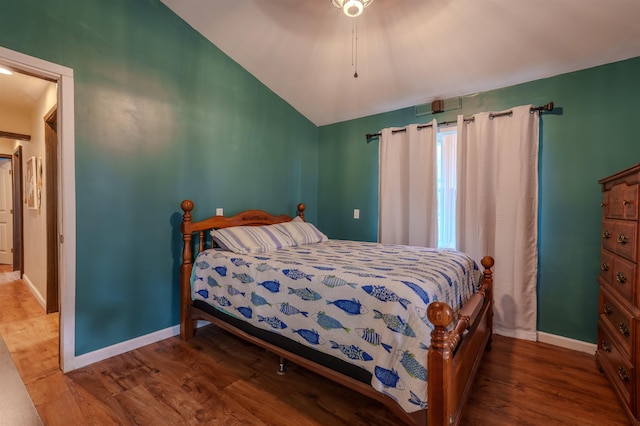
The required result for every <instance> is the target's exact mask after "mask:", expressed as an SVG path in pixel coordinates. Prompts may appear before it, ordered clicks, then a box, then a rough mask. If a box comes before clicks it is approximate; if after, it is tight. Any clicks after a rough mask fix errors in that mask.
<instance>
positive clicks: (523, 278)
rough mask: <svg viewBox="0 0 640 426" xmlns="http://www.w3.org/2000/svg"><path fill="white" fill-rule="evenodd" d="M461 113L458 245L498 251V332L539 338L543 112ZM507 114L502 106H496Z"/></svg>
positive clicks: (481, 252)
mask: <svg viewBox="0 0 640 426" xmlns="http://www.w3.org/2000/svg"><path fill="white" fill-rule="evenodd" d="M530 108H531V105H527V106H521V107H517V108H513V109H511V111H512V114H511V115H509V116H500V117H495V118H493V119H492V114H491V113H482V114H476V115H475V116H474V121H473V122H464V121H463V118H462V116H460V117H458V197H457V208H456V215H457V248H458V250H461V251H463V252H466V253H469V254H470V255H471V256H472V257H473V258H474V259H476V261H479V260H480V259H481V258H482V257H483V256H485V255H490V256H493V257H494V260H495V267H494V268H493V272H494V292H493V299H494V303H495V304H494V317H493V318H494V323H493V324H494V326H493V327H494V332H495V333H497V334H501V335H504V336H510V337H516V338H520V339H527V340H536V309H537V301H536V277H537V265H538V248H537V236H538V113H537V112H536V113H531V112H530ZM493 114H500V113H493Z"/></svg>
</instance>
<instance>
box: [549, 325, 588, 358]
mask: <svg viewBox="0 0 640 426" xmlns="http://www.w3.org/2000/svg"><path fill="white" fill-rule="evenodd" d="M538 342H542V343H548V344H550V345H554V346H560V347H561V348H565V349H571V350H572V351H578V352H585V353H588V354H595V353H596V349H597V348H598V345H596V344H595V343H588V342H583V341H582V340H575V339H570V338H568V337H564V336H557V335H555V334H549V333H544V332H542V331H538Z"/></svg>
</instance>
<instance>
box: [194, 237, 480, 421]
mask: <svg viewBox="0 0 640 426" xmlns="http://www.w3.org/2000/svg"><path fill="white" fill-rule="evenodd" d="M480 279H481V272H480V271H479V269H478V266H477V264H476V263H475V262H474V261H473V260H472V259H471V258H470V257H469V256H467V255H466V254H464V253H460V252H457V251H453V250H435V249H428V248H423V247H407V246H394V245H382V244H376V243H366V242H354V241H341V240H329V241H325V242H322V243H317V244H309V245H303V246H295V247H288V248H284V249H281V250H277V251H272V252H268V253H259V254H235V253H233V252H230V251H223V250H219V249H212V250H206V251H204V252H202V253H200V254H199V255H198V257H197V258H196V261H195V268H194V271H193V276H192V293H193V294H192V297H193V299H194V300H203V301H205V302H207V303H208V304H210V305H211V306H213V307H215V308H216V309H219V310H222V311H224V312H226V313H228V314H229V315H232V316H235V317H237V318H240V319H242V320H245V321H247V322H249V323H251V324H253V325H254V326H256V327H259V328H262V329H265V330H269V331H273V332H276V333H280V334H282V335H284V336H286V337H288V338H290V339H293V340H295V341H297V342H299V343H301V344H304V345H306V346H309V347H312V348H314V349H316V350H319V351H322V352H324V353H327V354H330V355H332V356H334V357H337V358H340V359H342V360H344V361H347V362H349V363H351V364H354V365H357V366H359V367H361V368H363V369H365V370H367V371H369V372H370V373H371V374H372V382H371V385H372V386H373V387H374V388H375V389H376V390H378V391H379V392H382V393H385V394H387V395H389V396H391V397H392V398H394V399H395V400H396V401H397V402H398V403H399V404H400V406H401V407H402V408H403V409H404V410H405V411H406V412H409V413H410V412H414V411H417V410H420V409H424V408H426V405H427V403H426V401H427V369H426V367H427V365H426V363H427V349H428V347H429V343H430V340H431V334H430V333H431V330H432V329H433V325H431V323H430V322H429V320H428V319H427V316H426V309H427V305H428V304H429V303H430V302H432V301H436V300H439V301H444V302H446V303H448V304H449V305H450V306H451V307H452V308H453V309H454V311H455V312H456V313H457V312H458V311H459V309H460V307H461V306H462V305H463V304H464V303H465V302H466V301H467V300H469V298H470V297H471V295H472V294H473V293H475V292H476V290H477V289H478V285H479V283H480Z"/></svg>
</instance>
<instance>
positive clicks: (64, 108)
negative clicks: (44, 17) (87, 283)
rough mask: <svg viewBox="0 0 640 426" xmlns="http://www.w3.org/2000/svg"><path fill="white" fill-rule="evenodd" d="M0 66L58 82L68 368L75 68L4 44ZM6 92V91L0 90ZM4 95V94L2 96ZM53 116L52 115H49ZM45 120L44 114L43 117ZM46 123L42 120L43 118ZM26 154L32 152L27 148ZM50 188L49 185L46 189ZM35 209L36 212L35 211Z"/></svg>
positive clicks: (67, 364)
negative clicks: (17, 50) (26, 53)
mask: <svg viewBox="0 0 640 426" xmlns="http://www.w3.org/2000/svg"><path fill="white" fill-rule="evenodd" d="M0 66H2V67H5V68H9V69H11V70H13V71H16V72H19V73H22V74H27V75H30V76H33V77H37V78H40V79H45V80H49V81H53V82H55V83H57V96H56V98H57V105H58V108H57V112H56V116H55V120H56V125H55V127H56V131H57V135H58V138H57V140H58V142H59V144H58V146H57V148H56V150H57V152H56V157H57V159H58V160H59V161H58V162H57V166H58V167H57V170H56V178H57V183H56V185H57V188H55V189H54V191H55V192H56V193H57V194H58V197H57V201H58V203H57V206H56V209H57V211H56V212H55V213H56V214H55V222H56V225H57V235H56V238H55V240H56V244H57V248H58V262H54V263H57V265H56V266H57V268H58V272H57V276H58V285H59V292H58V294H59V307H60V309H59V311H60V340H59V347H60V368H61V369H62V371H63V372H68V371H71V370H73V369H75V368H76V366H75V362H76V358H75V286H76V282H75V277H76V271H75V270H76V256H75V254H76V232H75V226H76V223H75V135H74V96H73V85H74V84H73V70H72V69H70V68H67V67H64V66H61V65H58V64H54V63H51V62H48V61H44V60H42V59H38V58H35V57H32V56H29V55H25V54H23V53H20V52H16V51H13V50H10V49H6V48H4V47H2V46H0ZM0 93H2V91H0ZM1 96H2V95H0V97H1ZM47 118H51V117H47ZM40 120H42V116H41V118H40ZM40 122H41V123H42V121H40ZM24 155H25V156H27V155H29V156H30V155H31V154H29V153H27V152H25V153H24ZM45 192H46V189H45ZM32 213H33V212H32Z"/></svg>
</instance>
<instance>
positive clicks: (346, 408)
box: [0, 281, 628, 426]
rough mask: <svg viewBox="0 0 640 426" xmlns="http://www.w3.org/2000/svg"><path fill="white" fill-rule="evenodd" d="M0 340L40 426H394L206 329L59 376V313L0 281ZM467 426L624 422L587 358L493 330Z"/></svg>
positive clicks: (365, 404)
mask: <svg viewBox="0 0 640 426" xmlns="http://www.w3.org/2000/svg"><path fill="white" fill-rule="evenodd" d="M0 335H1V336H2V337H3V339H4V340H5V342H6V344H7V347H8V348H9V351H10V352H11V355H12V357H13V360H14V362H15V364H16V367H17V369H18V371H19V372H20V375H21V376H22V379H23V381H24V382H25V385H26V387H27V390H28V391H29V394H30V395H31V398H32V399H33V402H34V404H35V406H36V408H37V410H38V413H39V415H40V417H41V418H42V421H43V422H44V424H45V425H65V426H66V425H134V424H135V425H154V426H155V425H190V424H212V425H291V426H294V425H295V426H299V425H343V424H344V425H371V426H376V425H377V426H383V425H385V426H386V425H397V424H399V422H398V420H397V418H396V417H395V416H394V415H393V414H391V413H390V412H389V411H388V410H387V409H386V408H384V407H382V406H381V405H380V404H379V403H377V402H375V401H373V400H371V399H368V398H365V397H362V396H360V395H354V394H353V393H352V392H350V391H348V390H347V389H345V388H343V387H341V386H338V385H335V384H333V383H332V382H329V381H327V380H325V379H323V378H321V377H319V376H317V375H315V374H314V373H313V372H310V371H307V370H305V369H302V368H299V367H297V366H295V365H291V364H289V368H288V373H287V374H286V375H284V376H279V375H277V374H276V369H277V361H278V359H277V357H275V356H273V355H272V354H269V353H267V352H266V351H264V350H262V349H259V348H257V347H254V346H252V345H249V344H246V343H244V342H242V341H240V340H238V339H236V338H235V337H233V336H231V335H229V334H227V333H225V332H223V331H221V330H219V329H216V328H214V327H205V328H203V329H200V330H199V331H198V335H197V336H196V337H195V338H194V339H192V340H190V341H189V342H182V341H180V340H179V339H178V338H170V339H166V340H163V341H161V342H158V343H155V344H151V345H148V346H145V347H143V348H140V349H137V350H134V351H131V352H128V353H126V354H123V355H119V356H116V357H113V358H110V359H108V360H105V361H102V362H99V363H96V364H93V365H90V366H88V367H85V368H82V369H79V370H76V371H73V372H71V373H69V374H67V375H64V374H62V373H61V372H60V371H59V370H58V367H57V363H58V343H57V336H58V315H57V314H50V315H46V314H45V313H44V311H43V310H42V308H41V307H40V305H39V304H38V303H37V302H36V301H35V299H34V298H33V296H32V295H31V293H30V292H29V290H28V289H27V288H26V286H25V285H24V283H23V282H22V281H16V282H13V283H9V284H3V285H0ZM463 424H464V425H581V426H582V425H626V424H628V422H627V420H626V418H625V416H624V413H623V411H622V409H621V408H620V405H619V403H618V401H617V400H616V398H615V396H614V394H613V392H612V391H611V388H610V387H609V385H608V383H607V381H606V379H605V378H604V377H603V376H602V375H601V374H600V372H599V371H598V370H597V368H596V366H595V363H594V361H593V356H591V355H588V354H583V353H578V352H573V351H569V350H564V349H560V348H556V347H554V346H550V345H547V344H543V343H531V342H524V341H518V340H514V339H509V338H505V337H501V336H494V344H493V349H492V350H491V351H489V352H487V353H486V354H485V356H484V360H483V363H482V365H481V369H480V373H479V376H478V378H477V380H476V383H475V386H474V388H473V391H472V394H471V398H470V401H469V403H468V405H467V407H466V409H465V413H464V418H463Z"/></svg>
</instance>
